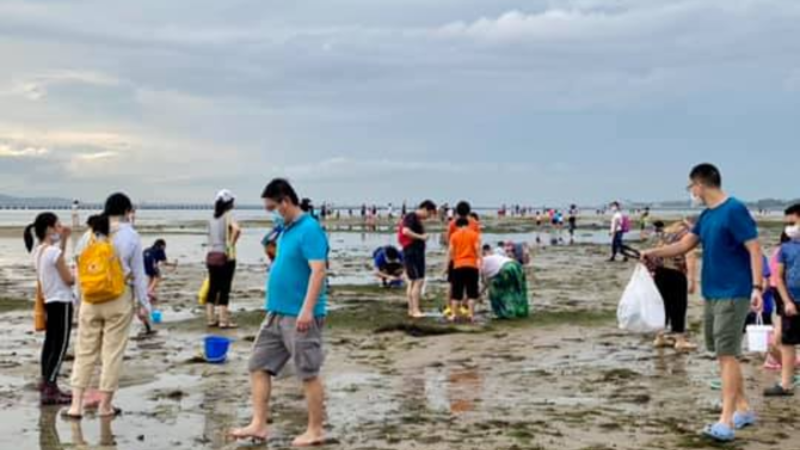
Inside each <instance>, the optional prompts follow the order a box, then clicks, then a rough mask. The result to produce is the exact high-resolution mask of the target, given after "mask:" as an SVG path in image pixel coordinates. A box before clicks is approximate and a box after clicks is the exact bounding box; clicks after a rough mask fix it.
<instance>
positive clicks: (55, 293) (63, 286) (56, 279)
mask: <svg viewBox="0 0 800 450" xmlns="http://www.w3.org/2000/svg"><path fill="white" fill-rule="evenodd" d="M40 255H41V259H40ZM60 257H61V249H60V248H58V247H57V246H55V245H40V246H39V247H37V248H36V250H34V251H33V267H34V268H35V269H36V274H37V276H38V277H39V281H40V282H41V283H42V293H43V294H44V302H45V303H54V302H61V303H72V301H73V298H74V297H73V295H72V288H70V287H69V286H67V283H65V282H64V279H62V278H61V274H60V273H59V272H58V266H56V262H57V261H58V258H60Z"/></svg>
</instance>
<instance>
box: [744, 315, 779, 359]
mask: <svg viewBox="0 0 800 450" xmlns="http://www.w3.org/2000/svg"><path fill="white" fill-rule="evenodd" d="M773 332H774V328H773V327H772V326H771V325H764V318H763V317H762V316H761V314H759V315H758V316H757V317H756V324H755V325H748V326H747V349H748V350H749V351H750V352H752V353H766V352H767V351H769V344H770V341H771V340H772V334H773Z"/></svg>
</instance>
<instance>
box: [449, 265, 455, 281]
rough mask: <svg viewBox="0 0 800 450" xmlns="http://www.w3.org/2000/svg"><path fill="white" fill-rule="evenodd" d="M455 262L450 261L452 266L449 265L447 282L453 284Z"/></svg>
mask: <svg viewBox="0 0 800 450" xmlns="http://www.w3.org/2000/svg"><path fill="white" fill-rule="evenodd" d="M454 270H455V269H453V261H450V264H448V265H447V282H448V283H451V284H452V283H453V271H454Z"/></svg>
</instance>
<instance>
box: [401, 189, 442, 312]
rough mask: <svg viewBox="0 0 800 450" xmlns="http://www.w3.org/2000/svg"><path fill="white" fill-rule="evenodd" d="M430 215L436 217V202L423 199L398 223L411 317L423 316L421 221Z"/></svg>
mask: <svg viewBox="0 0 800 450" xmlns="http://www.w3.org/2000/svg"><path fill="white" fill-rule="evenodd" d="M431 217H436V204H435V203H433V202H432V201H430V200H425V201H424V202H422V203H421V204H420V205H419V208H417V210H416V211H414V212H412V213H410V214H406V216H405V217H403V222H402V223H401V225H400V233H399V241H400V245H401V246H402V247H403V257H404V258H405V265H406V277H407V278H408V292H407V294H408V315H409V316H411V317H413V318H420V317H422V316H423V314H422V311H421V310H420V300H421V298H422V288H423V287H424V285H425V242H426V241H427V240H428V235H427V234H426V233H425V226H424V225H423V222H424V221H426V220H428V219H430V218H431Z"/></svg>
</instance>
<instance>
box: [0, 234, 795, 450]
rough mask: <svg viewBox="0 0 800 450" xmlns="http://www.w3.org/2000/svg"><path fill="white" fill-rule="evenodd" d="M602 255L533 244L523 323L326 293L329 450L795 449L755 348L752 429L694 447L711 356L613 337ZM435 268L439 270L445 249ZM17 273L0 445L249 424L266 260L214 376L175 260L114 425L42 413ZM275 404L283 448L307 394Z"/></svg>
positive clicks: (290, 381) (240, 286) (187, 284)
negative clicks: (420, 315)
mask: <svg viewBox="0 0 800 450" xmlns="http://www.w3.org/2000/svg"><path fill="white" fill-rule="evenodd" d="M772 234H773V233H770V234H769V235H768V236H767V241H772V240H774V236H772ZM606 257H607V248H606V247H605V246H599V245H577V246H552V247H543V248H539V249H537V250H536V252H535V255H534V263H533V265H532V267H530V268H528V274H529V288H530V290H531V294H532V297H531V298H532V305H533V315H532V317H531V318H530V319H528V320H523V321H518V322H500V321H494V322H489V321H483V322H482V323H481V324H479V325H477V326H467V325H459V326H450V325H446V324H442V323H440V322H439V321H438V320H437V319H426V320H423V321H420V322H412V321H409V320H407V319H406V318H404V311H405V304H404V299H403V293H402V292H400V291H386V290H383V289H380V288H377V287H371V286H356V285H339V286H334V287H333V289H332V294H331V314H330V317H329V319H328V321H327V325H326V350H327V364H326V366H325V369H324V379H325V385H326V388H327V407H328V420H327V424H328V425H327V426H328V433H329V436H330V442H329V444H328V445H327V446H326V448H332V449H401V450H405V449H409V450H411V449H434V450H435V449H456V448H459V449H460V448H467V449H471V448H476V449H477V448H480V449H520V450H521V449H558V450H590V449H592V450H601V449H626V450H627V449H630V450H634V449H636V450H639V449H670V450H671V449H691V448H728V449H743V450H744V449H748V450H749V449H754V450H762V449H763V450H771V449H777V448H781V449H792V448H796V447H797V442H798V441H799V440H800V425H798V424H797V421H796V420H794V418H795V417H796V416H797V415H798V413H800V406H799V405H798V404H797V402H796V401H795V400H791V399H790V400H769V401H765V400H763V398H762V397H761V396H760V390H761V389H763V388H764V387H766V386H768V385H769V384H771V383H772V382H773V379H774V378H773V377H774V375H772V374H765V373H764V372H763V371H762V370H761V369H760V363H761V360H760V358H758V357H755V356H752V357H749V358H748V360H747V362H746V364H745V373H746V377H747V386H748V390H749V394H750V395H751V398H752V399H753V401H754V405H755V407H756V409H757V410H758V411H759V414H760V415H761V420H762V422H761V424H760V425H759V426H758V427H757V428H754V429H752V430H747V431H744V432H741V433H740V435H739V436H740V439H739V440H738V441H737V442H736V443H734V444H731V445H723V446H719V445H712V444H710V443H709V442H707V441H705V440H703V439H700V438H698V437H697V430H699V429H700V428H701V427H702V426H704V425H705V424H706V423H709V422H710V421H713V420H714V419H715V418H716V415H717V413H718V399H719V393H718V392H715V391H713V390H711V389H710V388H709V386H708V380H709V379H712V378H714V377H715V376H716V375H715V373H716V370H715V364H714V361H713V359H712V358H711V357H709V356H708V355H706V354H705V353H704V352H696V353H692V354H688V355H683V354H677V353H675V352H674V351H672V350H659V351H657V350H654V349H653V348H652V347H651V339H650V338H647V337H641V336H636V335H630V334H627V333H623V332H621V331H619V330H617V329H616V323H615V322H616V320H615V311H616V304H617V301H618V300H619V296H620V294H621V292H622V290H623V288H624V286H625V284H626V283H627V280H628V278H629V276H630V274H631V272H632V270H633V264H632V263H629V264H624V263H616V264H608V263H605V262H604V260H605V258H606ZM431 259H432V261H431V265H432V267H433V269H432V270H433V272H432V273H434V274H438V272H439V271H440V268H441V266H442V264H443V259H444V257H443V254H442V253H441V252H439V253H437V254H434V255H433V256H432V258H431ZM365 267H366V264H365V262H364V261H363V259H362V258H359V257H353V256H347V255H340V256H339V257H338V258H337V259H336V260H335V261H334V270H335V271H338V272H340V273H343V274H349V273H351V272H359V271H361V272H363V271H364V270H365ZM13 270H14V273H15V276H14V278H13V279H10V280H9V279H4V280H2V285H0V297H2V298H11V299H14V300H11V301H9V300H0V319H2V320H3V323H4V325H5V326H4V327H2V329H0V342H2V344H0V448H2V449H14V448H20V449H34V448H40V449H48V450H50V449H61V448H93V449H94V448H104V449H107V448H120V449H147V450H159V449H181V448H186V449H190V448H191V449H231V448H239V447H240V445H238V444H237V443H234V442H230V441H228V440H227V439H226V437H225V435H226V431H227V430H228V429H229V428H230V427H232V426H237V425H241V424H244V423H246V422H247V420H248V419H249V416H248V414H249V384H248V377H247V371H246V366H247V357H248V354H249V347H250V345H251V342H252V340H253V338H254V337H255V334H256V332H257V327H258V324H259V322H260V321H261V319H262V318H263V312H262V304H263V298H264V292H263V291H264V289H263V285H264V274H263V272H264V269H263V267H262V266H260V265H257V264H251V265H243V266H242V267H240V270H239V271H238V273H237V278H236V281H235V289H234V295H233V298H234V299H235V300H234V307H235V310H236V313H237V319H238V321H239V323H240V325H241V328H240V329H239V330H236V331H231V332H226V333H224V334H225V335H228V336H230V337H233V338H234V339H236V341H235V343H234V345H233V348H232V353H231V356H230V359H229V361H228V362H227V363H226V364H224V365H219V366H216V365H208V364H205V363H203V362H202V361H201V359H200V358H199V356H200V353H201V345H202V338H203V336H205V335H206V329H205V326H204V319H203V318H202V314H201V310H200V309H199V308H198V307H197V305H196V297H195V296H196V290H197V288H198V284H199V282H200V280H202V278H203V276H204V269H203V267H202V266H201V265H199V264H184V265H182V266H181V267H180V269H179V270H178V271H177V272H175V273H172V274H169V275H168V278H167V279H166V280H165V283H164V284H163V289H162V294H161V299H162V303H161V305H160V308H161V309H163V310H164V316H165V323H164V324H162V325H160V326H159V327H158V333H157V334H156V335H155V336H152V337H146V338H142V337H138V336H136V337H134V339H133V340H132V341H131V344H130V346H129V349H128V352H127V356H126V370H125V373H124V375H123V377H122V389H121V391H120V393H119V399H118V402H117V403H118V405H119V406H120V407H122V408H123V409H124V410H125V414H124V416H123V417H121V418H118V419H116V420H115V421H113V422H110V423H109V422H103V421H100V420H99V419H96V418H93V417H91V415H90V416H89V417H88V418H87V419H85V420H84V421H83V423H82V424H80V425H78V424H71V423H68V422H65V421H63V420H62V419H60V418H58V417H57V414H58V411H59V409H58V408H39V407H38V405H37V400H38V394H37V393H36V392H35V391H34V384H35V382H36V379H37V374H38V370H39V369H38V362H37V358H38V351H39V349H40V346H41V339H42V336H41V335H37V334H34V333H32V332H30V326H31V320H30V314H29V311H28V309H27V305H25V307H22V308H21V307H20V305H24V302H20V301H19V300H18V299H20V298H24V297H25V295H26V294H25V293H26V292H29V288H30V285H31V282H32V281H31V280H32V276H33V275H32V273H31V271H30V269H27V268H26V267H25V266H22V265H20V266H18V267H15V268H14V269H13ZM444 289H445V286H444V284H443V283H442V282H441V281H434V282H431V283H430V286H429V288H428V298H427V300H426V309H427V310H431V311H433V310H435V309H437V307H438V305H439V304H440V303H441V302H442V301H443V295H444ZM482 308H483V309H484V310H485V309H486V305H485V304H484V305H483V307H482ZM689 316H690V318H689V324H690V326H691V329H692V330H693V331H694V336H693V338H694V340H695V341H696V342H702V336H700V335H699V334H698V330H699V329H700V318H701V300H700V299H699V298H698V297H694V298H693V299H692V306H691V308H690V314H689ZM140 328H141V327H140V325H138V324H136V325H135V327H134V330H133V333H134V334H135V333H138V332H139V331H140ZM71 364H72V362H71V361H67V363H66V364H65V367H64V369H63V371H62V373H65V374H68V373H69V372H70V366H71ZM64 383H66V380H65V381H64ZM273 399H274V400H273V405H272V410H273V417H272V425H271V432H272V435H271V439H270V442H269V444H268V445H266V446H255V447H256V448H286V447H287V446H288V445H289V443H290V442H291V439H292V438H293V436H294V435H295V434H297V433H300V432H301V431H302V430H303V428H304V423H305V407H304V402H303V399H302V396H301V391H300V388H299V386H298V383H297V382H296V381H295V380H294V378H293V377H292V374H291V373H287V374H283V375H282V376H281V377H280V379H279V380H278V381H277V382H276V383H275V387H274V396H273ZM84 442H85V444H84ZM84 445H86V446H84ZM242 446H243V447H247V448H250V447H252V446H250V445H245V444H242Z"/></svg>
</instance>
